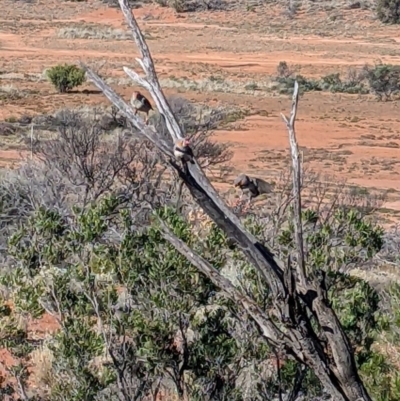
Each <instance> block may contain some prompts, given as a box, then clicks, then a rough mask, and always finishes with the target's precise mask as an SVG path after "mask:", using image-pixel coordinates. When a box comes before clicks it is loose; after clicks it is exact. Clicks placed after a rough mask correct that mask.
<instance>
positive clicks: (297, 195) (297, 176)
mask: <svg viewBox="0 0 400 401" xmlns="http://www.w3.org/2000/svg"><path fill="white" fill-rule="evenodd" d="M298 102H299V84H298V82H297V81H295V83H294V89H293V97H292V108H291V112H290V118H289V120H288V119H287V118H286V116H285V115H284V114H283V113H281V116H282V119H283V121H284V122H285V124H286V128H287V130H288V133H289V143H290V153H291V156H292V168H293V206H294V214H295V218H294V226H295V235H296V245H297V252H298V255H297V259H298V260H297V264H298V267H299V272H298V273H299V280H300V282H301V284H302V285H303V286H304V285H306V281H307V276H306V270H305V262H304V242H303V225H302V221H301V163H300V158H299V147H298V145H297V140H296V131H295V128H294V125H295V123H296V115H297V105H298Z"/></svg>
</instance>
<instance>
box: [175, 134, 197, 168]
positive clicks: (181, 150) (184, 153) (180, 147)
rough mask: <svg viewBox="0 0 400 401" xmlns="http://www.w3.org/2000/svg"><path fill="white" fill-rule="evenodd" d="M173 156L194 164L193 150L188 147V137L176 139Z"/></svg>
mask: <svg viewBox="0 0 400 401" xmlns="http://www.w3.org/2000/svg"><path fill="white" fill-rule="evenodd" d="M174 156H175V157H176V158H177V159H178V160H181V161H182V163H183V162H190V163H192V164H194V160H193V157H194V155H193V151H192V149H191V147H190V142H189V140H188V139H178V140H177V141H176V142H175V145H174Z"/></svg>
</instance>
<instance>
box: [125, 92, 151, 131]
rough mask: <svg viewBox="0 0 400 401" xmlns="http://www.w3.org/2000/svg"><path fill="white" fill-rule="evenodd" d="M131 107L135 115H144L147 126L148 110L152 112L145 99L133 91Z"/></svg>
mask: <svg viewBox="0 0 400 401" xmlns="http://www.w3.org/2000/svg"><path fill="white" fill-rule="evenodd" d="M131 105H132V107H133V109H134V110H135V115H136V114H137V112H138V111H141V112H143V113H146V120H145V124H146V125H147V124H148V122H149V112H150V110H154V109H153V107H152V105H151V104H150V102H149V101H148V100H147V98H146V97H144V96H143V95H142V94H141V93H140V92H138V91H135V92H133V93H132V97H131Z"/></svg>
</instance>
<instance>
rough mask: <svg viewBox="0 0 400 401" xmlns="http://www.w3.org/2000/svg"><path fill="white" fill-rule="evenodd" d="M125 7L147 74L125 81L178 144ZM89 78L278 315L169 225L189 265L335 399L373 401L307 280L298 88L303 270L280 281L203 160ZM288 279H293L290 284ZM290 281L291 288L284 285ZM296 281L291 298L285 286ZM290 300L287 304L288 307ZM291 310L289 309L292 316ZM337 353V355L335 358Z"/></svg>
mask: <svg viewBox="0 0 400 401" xmlns="http://www.w3.org/2000/svg"><path fill="white" fill-rule="evenodd" d="M119 3H120V7H121V10H122V12H123V14H124V16H125V19H126V21H127V23H128V25H129V27H130V28H131V30H132V35H133V38H134V40H135V42H136V44H137V46H138V48H139V50H140V52H141V55H142V59H140V60H138V62H139V64H140V65H141V66H142V68H143V70H144V72H145V74H146V77H145V78H142V77H140V76H139V75H138V74H137V73H136V72H134V71H132V70H130V69H129V68H127V67H125V68H124V70H125V72H126V73H127V75H128V76H130V77H131V78H132V79H133V80H135V81H136V82H138V83H140V84H141V85H142V86H144V87H145V88H146V89H148V90H149V92H150V94H151V95H152V97H153V99H154V101H155V103H156V105H157V108H158V109H159V111H160V113H161V114H163V116H164V118H165V121H166V124H167V128H168V131H169V134H170V135H171V138H172V139H173V140H175V139H178V138H182V137H183V134H182V132H181V129H180V127H179V124H178V123H177V121H176V119H175V117H174V115H173V113H172V111H171V109H170V107H169V105H168V103H167V101H166V99H165V96H164V94H163V92H162V89H161V86H160V84H159V81H158V78H157V74H156V71H155V68H154V63H153V60H152V58H151V54H150V51H149V49H148V47H147V44H146V42H145V40H144V38H143V35H142V33H141V31H140V28H139V26H138V24H137V22H136V20H135V18H134V17H133V15H132V11H131V9H130V7H129V5H128V1H127V0H119ZM84 68H85V70H86V72H87V74H88V77H89V78H90V79H91V80H92V81H93V82H94V84H95V85H96V86H97V87H98V88H99V89H100V90H102V91H103V93H104V94H105V96H106V97H107V98H108V99H109V100H110V101H111V102H112V103H113V104H114V105H115V106H116V107H117V108H118V109H119V110H120V111H121V112H123V114H124V115H125V116H126V117H127V119H128V120H129V121H130V122H131V123H132V124H133V125H134V126H135V127H136V128H138V129H139V130H140V131H141V133H142V134H143V135H144V136H145V137H146V138H147V139H149V140H150V141H152V142H153V143H154V145H155V146H157V148H158V149H159V150H160V151H162V152H163V153H164V154H165V155H167V156H168V157H170V162H171V165H172V166H173V167H174V168H175V169H176V170H177V172H178V173H179V176H180V178H181V179H182V180H183V182H184V183H185V185H186V186H187V188H188V189H189V191H190V193H191V194H192V196H193V198H194V200H195V201H196V202H197V203H198V204H199V205H200V206H201V207H202V208H203V210H204V211H205V212H206V213H207V214H208V215H209V216H210V217H211V219H212V220H213V221H214V222H215V223H216V224H217V226H218V227H219V228H220V229H222V230H223V231H224V232H225V233H226V234H227V235H228V236H229V237H230V238H233V239H235V240H236V242H237V244H238V246H239V247H240V248H241V249H242V251H243V253H244V254H245V256H246V257H247V259H248V261H249V262H250V263H251V264H252V265H253V266H254V267H255V268H256V269H257V270H258V271H259V273H260V274H261V276H262V277H263V279H264V281H265V283H266V285H268V287H269V290H270V293H271V296H272V299H273V312H265V311H262V310H260V308H259V307H258V306H257V303H256V302H255V301H253V300H252V299H250V298H248V297H247V298H246V297H244V296H243V294H241V292H240V291H239V290H238V289H236V288H235V287H234V285H233V284H232V282H230V281H229V280H228V279H227V278H225V277H223V276H222V275H220V273H219V272H217V271H215V270H212V268H210V266H209V265H207V264H204V262H205V261H204V260H202V258H201V257H200V256H199V255H197V254H195V253H194V252H193V251H192V250H191V249H190V248H189V247H187V245H186V244H182V243H181V242H179V241H177V238H176V237H174V236H173V235H171V233H170V232H169V231H168V229H167V228H166V227H165V226H164V228H163V232H164V237H165V238H166V239H167V240H168V241H169V242H170V243H171V244H172V245H173V246H174V247H176V249H177V250H178V251H180V252H183V254H184V255H185V256H186V257H187V258H188V260H190V261H191V262H192V263H193V265H194V266H196V267H197V268H198V269H199V271H201V272H203V273H204V274H206V275H207V276H208V277H209V278H210V279H212V280H213V282H214V283H216V284H217V285H218V286H219V287H220V288H221V290H223V291H224V292H225V293H227V294H228V295H229V296H230V297H231V298H232V299H233V300H234V301H235V302H237V304H238V305H239V306H240V307H241V308H244V309H245V310H246V311H247V313H248V314H249V316H251V317H252V318H253V319H254V321H255V322H256V323H257V325H258V326H259V328H260V331H261V335H262V337H263V338H264V339H266V340H267V341H269V342H271V343H273V344H278V345H279V347H281V348H282V349H285V350H286V351H287V352H288V353H289V354H291V355H293V356H294V357H295V358H296V359H297V360H298V361H299V362H302V363H303V364H305V365H306V366H308V367H309V368H311V369H312V370H313V371H314V372H315V374H316V376H317V377H318V378H319V380H320V381H321V383H322V385H323V386H324V387H325V388H326V389H327V391H329V393H330V394H331V395H332V397H333V399H334V400H335V401H336V400H337V401H370V400H371V399H370V397H369V396H368V394H367V392H366V390H365V388H364V385H363V383H362V381H361V379H360V378H359V376H358V372H357V369H356V366H355V363H354V354H353V351H352V349H351V347H350V346H349V341H348V339H347V337H346V335H345V333H344V331H343V329H342V327H341V325H340V323H339V321H338V319H337V317H336V314H335V312H334V311H333V309H332V308H331V307H330V306H329V303H328V302H326V301H327V299H326V295H324V292H323V291H319V288H318V286H317V284H316V282H315V281H312V282H310V283H309V282H308V277H307V276H306V273H305V267H304V264H305V262H304V251H303V238H302V235H301V234H302V232H301V229H302V228H301V196H300V178H301V164H300V161H299V156H298V147H297V142H296V136H295V131H294V126H295V119H296V112H297V101H298V84H297V83H296V85H295V91H294V95H293V101H292V112H291V116H290V120H289V121H288V120H287V119H286V117H285V118H284V119H285V122H286V125H287V127H288V130H289V139H290V145H291V152H292V161H293V191H294V196H293V198H294V203H295V205H294V206H295V219H296V244H297V247H298V255H299V256H300V257H298V261H297V263H298V266H300V267H301V268H300V269H297V270H298V271H299V273H300V274H299V275H298V277H297V279H296V278H295V277H289V278H288V279H287V280H285V279H284V277H283V271H284V268H283V266H284V265H283V263H282V262H281V261H280V260H278V259H277V258H276V257H275V256H274V255H273V254H272V252H271V251H270V250H269V249H268V248H267V247H266V246H265V245H263V244H261V243H260V242H258V241H257V239H256V238H255V237H254V236H253V235H252V234H250V233H249V232H247V230H245V228H244V227H243V226H242V224H241V222H240V221H239V219H238V218H237V217H236V216H235V215H234V214H233V212H232V211H231V210H230V208H229V207H228V206H227V205H226V204H225V202H224V201H223V200H222V198H221V197H220V196H219V195H218V193H217V191H216V190H215V189H214V187H213V186H212V184H211V183H210V181H209V180H208V178H207V177H206V175H205V174H204V172H203V170H202V169H201V167H200V166H199V165H198V163H194V164H191V163H189V164H188V166H187V169H184V170H182V169H181V168H180V166H178V164H177V163H176V162H175V161H174V159H173V152H172V149H173V144H172V143H171V142H169V141H167V140H166V139H165V136H163V135H162V134H160V133H157V132H156V131H155V130H154V128H151V127H149V126H145V125H144V123H143V122H142V121H141V120H139V119H138V118H137V117H136V116H135V115H134V113H133V111H132V110H131V109H130V107H129V106H128V105H127V104H126V103H125V102H124V101H123V100H122V99H121V98H120V97H119V96H118V95H117V94H116V93H115V92H114V91H113V90H112V89H111V88H110V87H109V86H108V85H107V84H105V83H104V82H103V80H102V79H101V78H100V77H99V76H98V75H97V74H95V73H94V72H93V71H91V70H90V69H89V68H88V67H86V66H84ZM289 279H290V280H289ZM285 281H286V285H285ZM289 283H291V284H290V285H291V288H290V297H289V298H288V296H289V288H287V285H289ZM287 300H289V301H290V302H287ZM287 307H289V308H291V309H290V311H289V312H290V313H289V318H288V316H287V315H288V314H287V313H285V310H286V309H287ZM307 309H308V310H310V311H312V313H313V316H314V318H315V319H316V321H317V322H318V326H319V327H320V330H321V331H322V332H324V333H325V335H326V337H327V338H328V343H329V349H327V348H326V347H325V345H324V344H323V342H322V341H321V340H320V339H319V338H318V333H317V332H316V330H315V329H314V328H313V325H312V324H311V320H310V317H309V316H308V313H307ZM269 313H273V314H274V315H275V316H277V317H279V319H280V321H279V323H275V321H274V323H273V324H272V320H271V319H269ZM331 355H332V356H331Z"/></svg>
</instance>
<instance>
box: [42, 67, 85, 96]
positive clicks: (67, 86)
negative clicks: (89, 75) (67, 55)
mask: <svg viewBox="0 0 400 401" xmlns="http://www.w3.org/2000/svg"><path fill="white" fill-rule="evenodd" d="M46 74H47V78H48V79H49V81H50V82H51V83H52V84H53V85H54V87H55V88H56V89H57V90H58V92H60V93H65V92H68V91H69V90H71V89H73V88H75V87H77V86H80V85H82V84H83V83H84V82H85V71H83V70H82V69H81V68H79V67H77V66H76V65H73V64H62V65H61V64H60V65H56V66H54V67H52V68H50V69H49V70H48V71H47V73H46Z"/></svg>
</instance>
